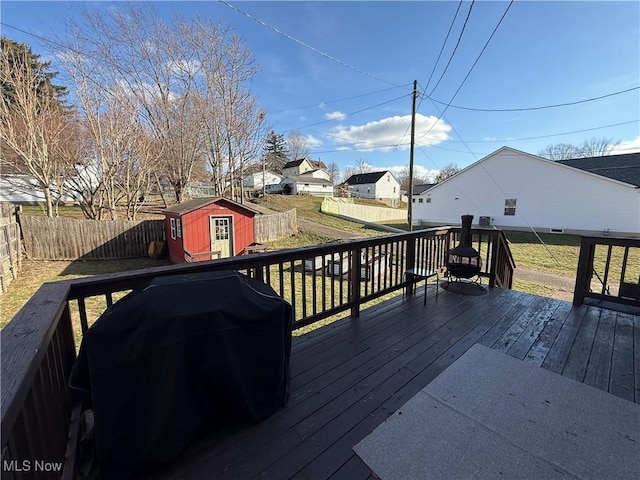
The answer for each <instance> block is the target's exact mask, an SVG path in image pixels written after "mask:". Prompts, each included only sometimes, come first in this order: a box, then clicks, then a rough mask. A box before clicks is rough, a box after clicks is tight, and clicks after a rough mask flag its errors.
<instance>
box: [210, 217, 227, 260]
mask: <svg viewBox="0 0 640 480" xmlns="http://www.w3.org/2000/svg"><path fill="white" fill-rule="evenodd" d="M209 226H210V231H211V251H212V252H215V251H219V252H220V258H226V257H230V256H232V255H233V217H209ZM212 258H216V255H212Z"/></svg>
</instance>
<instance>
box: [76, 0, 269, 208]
mask: <svg viewBox="0 0 640 480" xmlns="http://www.w3.org/2000/svg"><path fill="white" fill-rule="evenodd" d="M74 37H75V38H74V39H73V41H74V49H77V48H78V47H77V46H78V45H79V46H81V48H82V49H83V50H86V53H85V57H86V59H92V63H93V67H92V68H93V70H92V72H93V75H95V74H97V73H99V76H101V77H102V78H104V79H108V84H109V85H113V84H118V85H120V86H121V87H122V88H123V89H124V90H125V91H126V92H127V93H128V95H129V96H131V97H132V98H133V99H135V101H136V104H137V105H138V114H139V116H140V118H141V121H142V125H144V126H145V127H147V128H149V129H150V131H151V132H152V134H153V137H154V138H155V140H156V142H157V144H158V146H159V148H160V150H161V151H162V157H161V161H159V162H158V167H157V173H160V174H161V175H162V176H164V177H165V178H167V179H168V180H169V182H170V183H171V185H172V187H173V189H174V191H175V195H176V199H177V201H181V200H182V199H183V196H184V192H185V188H186V187H187V185H188V183H189V182H190V180H191V178H192V176H193V174H194V172H196V171H198V170H200V169H202V166H203V165H204V164H205V162H208V163H209V164H210V168H211V170H212V172H211V173H212V176H213V177H214V178H215V179H216V181H219V182H221V187H220V189H222V188H223V187H224V182H225V181H229V180H233V179H234V178H236V177H239V176H240V175H241V171H242V167H243V165H244V164H245V163H246V162H248V161H250V160H253V158H254V157H255V152H256V151H257V149H258V148H259V147H258V146H259V144H260V140H261V138H259V137H260V136H261V131H260V129H259V128H258V129H257V128H256V125H259V126H260V127H261V126H262V124H263V121H264V113H262V111H261V109H260V108H258V106H257V102H256V101H255V99H254V98H253V97H252V95H251V92H250V90H249V89H248V87H247V85H248V82H249V81H250V80H251V78H252V76H253V75H254V73H255V71H256V69H255V68H254V67H253V65H252V62H253V59H252V58H251V56H250V54H249V52H248V50H247V49H246V48H245V47H244V46H243V44H242V43H241V41H240V40H239V39H238V38H237V37H236V36H233V35H231V34H230V33H229V30H228V29H226V28H225V27H222V26H219V25H217V24H214V23H213V22H211V21H204V20H201V19H198V18H196V19H193V20H189V21H185V20H184V19H182V18H179V17H176V18H174V19H172V20H171V21H170V22H166V21H164V20H162V19H161V18H160V17H159V16H158V14H157V12H155V11H153V10H150V9H149V8H148V7H147V6H145V7H137V6H132V7H130V8H127V9H117V10H116V9H113V10H103V11H101V12H98V13H96V12H91V13H85V23H84V25H82V26H81V27H77V28H76V29H75V35H74ZM223 177H226V178H223ZM229 177H232V178H229ZM232 184H233V181H232Z"/></svg>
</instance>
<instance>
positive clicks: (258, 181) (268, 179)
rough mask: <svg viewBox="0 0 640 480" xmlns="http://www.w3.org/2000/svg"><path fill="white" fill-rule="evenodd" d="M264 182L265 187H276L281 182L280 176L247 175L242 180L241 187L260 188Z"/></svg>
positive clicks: (267, 173) (270, 174)
mask: <svg viewBox="0 0 640 480" xmlns="http://www.w3.org/2000/svg"><path fill="white" fill-rule="evenodd" d="M263 180H264V184H265V185H277V184H279V183H280V182H281V181H282V175H278V174H277V173H273V172H264V175H263V172H256V173H252V174H251V175H247V176H246V177H244V178H243V179H242V185H243V186H244V187H247V188H255V189H256V190H257V189H260V188H262V186H263V185H262V182H263Z"/></svg>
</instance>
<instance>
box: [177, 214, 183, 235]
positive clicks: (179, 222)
mask: <svg viewBox="0 0 640 480" xmlns="http://www.w3.org/2000/svg"><path fill="white" fill-rule="evenodd" d="M176 236H177V237H178V238H182V221H181V220H180V219H179V218H176Z"/></svg>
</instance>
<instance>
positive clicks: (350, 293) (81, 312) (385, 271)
mask: <svg viewBox="0 0 640 480" xmlns="http://www.w3.org/2000/svg"><path fill="white" fill-rule="evenodd" d="M458 236H459V228H458V229H456V228H452V227H448V228H443V229H430V230H422V231H418V232H411V233H402V234H394V235H387V236H381V237H375V238H368V239H363V240H349V241H338V242H333V243H328V244H323V245H318V246H313V247H307V248H298V249H291V250H283V251H277V252H267V253H262V254H257V255H244V256H240V257H234V258H225V259H219V260H214V261H207V262H195V263H190V264H184V265H174V266H166V267H156V268H150V269H146V270H136V271H131V272H123V273H116V274H108V275H99V276H95V277H90V278H84V279H77V280H71V281H63V282H56V283H48V284H45V285H43V286H42V287H41V288H40V289H39V290H38V291H37V292H36V294H35V295H34V296H33V297H32V298H31V299H30V300H29V301H28V302H27V303H26V305H25V306H24V307H23V308H22V310H20V312H19V313H18V314H17V315H16V316H15V317H14V319H13V320H12V321H11V322H10V323H9V324H8V325H7V326H6V327H5V328H4V329H3V330H2V333H1V338H2V464H3V465H2V469H3V473H4V474H8V473H9V471H11V473H12V474H13V476H14V477H15V478H23V477H24V478H31V477H30V476H31V475H32V474H33V472H34V468H35V462H36V461H39V462H48V463H47V465H52V466H53V467H55V466H57V465H58V464H60V465H62V462H63V463H64V469H65V471H64V475H63V478H74V476H75V472H74V468H75V461H74V455H75V450H76V448H77V444H78V442H77V436H78V429H79V423H80V422H79V418H80V408H79V406H78V405H76V403H75V402H74V399H73V398H72V397H71V395H70V393H69V390H68V389H67V384H68V378H69V373H70V371H71V367H72V364H73V362H74V360H75V355H76V347H77V345H76V344H75V341H74V329H73V319H72V317H74V315H77V317H78V319H77V321H78V323H79V325H80V330H81V332H82V333H84V332H86V330H87V328H88V327H89V325H90V324H91V323H92V322H93V321H94V320H96V318H97V317H98V316H99V315H100V314H101V313H102V312H103V311H104V310H105V309H106V308H108V307H109V306H110V305H112V304H113V302H114V300H115V299H116V298H117V297H118V296H121V295H123V294H125V293H126V292H128V291H131V290H137V289H141V288H144V287H145V286H146V285H147V284H148V283H149V282H150V281H151V280H152V279H153V278H155V277H158V276H164V275H173V274H179V273H194V272H203V271H214V270H227V269H233V270H237V271H240V272H243V273H245V274H247V275H248V276H250V277H253V278H257V279H260V280H262V281H264V282H265V283H267V284H269V285H271V287H272V288H273V289H274V290H275V291H276V292H277V293H278V294H279V295H280V296H282V297H283V298H284V299H285V300H287V301H288V302H290V303H291V305H292V306H293V312H294V328H296V329H297V328H301V327H303V326H306V325H309V324H312V323H314V322H317V321H319V320H322V319H325V318H327V317H330V316H332V315H336V314H340V313H343V312H345V311H349V312H350V314H351V315H352V316H353V317H358V315H359V312H360V308H361V307H362V306H363V305H364V304H366V303H367V302H370V301H372V300H375V299H376V298H379V297H381V296H384V295H389V294H393V293H394V292H396V291H398V290H400V289H403V288H407V290H408V291H409V292H410V291H411V290H412V288H413V285H412V284H411V282H408V281H407V278H406V275H405V272H406V271H407V269H409V268H414V267H418V268H425V269H431V270H435V269H438V268H441V267H443V266H444V262H445V258H446V253H447V250H448V249H449V248H451V247H453V246H455V242H457V241H458V240H457V239H458ZM473 241H474V247H475V248H476V249H477V250H479V251H480V253H481V255H482V256H483V259H484V261H483V269H482V272H481V275H482V276H485V277H487V278H488V283H489V285H490V286H501V287H506V288H510V286H511V279H512V274H513V268H514V266H515V265H514V263H513V259H512V257H511V253H510V251H509V247H508V245H507V243H506V240H505V237H504V235H503V234H502V232H501V231H497V230H482V229H474V230H473ZM98 300H100V302H99V303H100V305H98V306H96V304H97V303H98ZM76 312H77V313H76ZM67 445H68V447H65V446H67ZM25 461H26V462H27V463H23V462H25ZM27 465H28V466H29V467H30V472H29V471H25V469H24V468H23V467H24V466H27ZM43 465H44V464H43ZM21 470H22V471H21ZM42 473H43V475H44V476H45V477H46V476H50V477H51V478H60V472H59V471H56V469H55V468H52V470H51V471H49V472H48V473H47V472H42ZM3 478H4V476H3Z"/></svg>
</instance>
